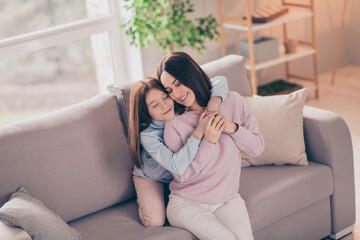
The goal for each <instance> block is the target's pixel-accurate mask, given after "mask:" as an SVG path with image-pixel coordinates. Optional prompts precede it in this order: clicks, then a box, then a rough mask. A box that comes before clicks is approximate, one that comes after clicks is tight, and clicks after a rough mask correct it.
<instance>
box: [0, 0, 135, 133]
mask: <svg viewBox="0 0 360 240" xmlns="http://www.w3.org/2000/svg"><path fill="white" fill-rule="evenodd" d="M119 24H120V18H119V7H118V2H117V0H109V1H105V0H75V1H73V0H72V1H70V0H37V1H23V0H14V1H5V0H0V126H1V125H5V124H9V123H11V122H14V121H19V120H24V119H26V118H30V117H34V116H36V115H39V114H43V113H46V112H49V111H54V110H57V109H59V108H62V107H65V106H68V105H71V104H74V103H77V102H80V101H82V100H85V99H88V98H90V97H92V96H94V95H96V94H98V93H101V92H103V93H106V92H107V90H106V87H107V86H108V85H109V84H112V83H119V82H124V81H133V80H136V79H139V78H142V70H141V69H142V68H141V62H140V64H139V61H141V56H139V50H137V49H133V48H130V47H128V46H127V45H126V43H125V41H124V40H125V39H124V37H123V36H122V35H121V33H120V29H119ZM137 54H138V55H137ZM129 56H131V57H129ZM124 59H127V61H124ZM134 61H135V62H137V64H136V66H139V67H140V68H141V69H137V71H132V70H131V69H129V67H130V66H132V65H133V63H132V62H134Z"/></svg>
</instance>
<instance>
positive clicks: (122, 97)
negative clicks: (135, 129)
mask: <svg viewBox="0 0 360 240" xmlns="http://www.w3.org/2000/svg"><path fill="white" fill-rule="evenodd" d="M133 85H134V82H130V83H124V84H120V85H114V84H112V85H110V86H108V90H109V92H110V93H111V94H113V95H115V96H116V99H117V104H118V108H119V117H120V119H121V121H122V122H123V123H124V134H125V136H126V138H128V129H129V106H130V105H129V104H130V91H131V87H132V86H133Z"/></svg>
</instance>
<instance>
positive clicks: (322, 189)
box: [240, 162, 333, 232]
mask: <svg viewBox="0 0 360 240" xmlns="http://www.w3.org/2000/svg"><path fill="white" fill-rule="evenodd" d="M241 171H242V172H241V178H240V194H241V196H242V197H243V198H244V200H245V201H246V206H247V208H248V211H249V215H250V220H251V225H252V229H253V231H254V232H255V231H258V230H260V229H261V228H263V227H265V226H267V225H269V224H271V223H274V222H276V221H278V220H280V219H282V218H284V217H286V216H288V215H289V214H292V213H295V212H296V211H298V210H300V209H302V208H304V207H306V206H309V205H311V204H313V203H315V202H317V201H319V200H322V199H324V198H326V197H329V196H330V195H331V194H332V192H333V182H332V172H331V169H330V168H329V167H328V166H325V165H323V164H318V163H315V162H309V165H308V166H289V165H285V166H256V167H249V168H243V169H242V170H241ZM329 211H330V209H329Z"/></svg>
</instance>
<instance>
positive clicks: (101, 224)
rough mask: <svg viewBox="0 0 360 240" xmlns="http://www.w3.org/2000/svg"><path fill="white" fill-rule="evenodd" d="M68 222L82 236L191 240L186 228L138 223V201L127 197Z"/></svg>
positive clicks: (110, 239)
mask: <svg viewBox="0 0 360 240" xmlns="http://www.w3.org/2000/svg"><path fill="white" fill-rule="evenodd" d="M69 225H70V226H71V227H73V228H75V229H76V230H77V231H79V232H80V233H81V235H82V236H83V238H84V239H86V240H99V239H106V240H138V239H146V240H169V239H172V240H177V239H178V240H191V239H197V238H196V237H195V236H194V235H192V234H191V233H190V232H188V231H185V230H182V229H178V228H174V227H169V226H165V227H144V226H143V225H142V224H141V223H140V219H139V214H138V205H137V204H136V201H135V200H131V201H128V202H125V203H122V204H119V205H116V206H113V207H110V208H107V209H104V210H102V211H100V212H97V213H94V214H91V215H89V216H86V217H84V218H81V219H78V220H75V221H73V222H70V223H69Z"/></svg>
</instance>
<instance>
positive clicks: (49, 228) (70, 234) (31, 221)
mask: <svg viewBox="0 0 360 240" xmlns="http://www.w3.org/2000/svg"><path fill="white" fill-rule="evenodd" d="M0 220H3V221H5V222H7V223H10V224H11V225H13V226H16V227H20V228H21V229H24V230H25V231H26V232H27V233H28V234H29V235H30V236H31V238H32V239H36V240H48V239H52V240H63V239H67V240H79V239H81V236H80V234H79V233H78V232H76V231H75V230H74V229H73V228H71V227H69V226H68V225H67V224H66V223H65V222H64V221H63V220H62V219H61V218H60V217H59V216H58V215H56V214H55V213H54V212H53V211H51V210H50V209H48V208H47V207H46V206H45V205H44V204H43V203H42V202H41V201H40V200H38V199H36V198H34V197H33V196H31V195H30V194H29V193H28V192H27V191H26V190H25V188H24V187H21V188H19V189H18V190H17V191H16V192H15V193H13V194H12V195H11V197H10V199H9V201H8V202H6V203H5V204H4V206H2V207H1V208H0Z"/></svg>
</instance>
